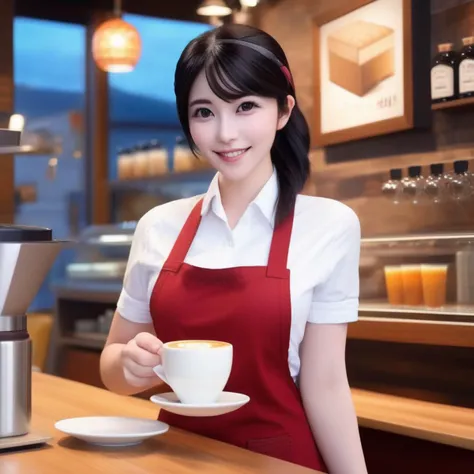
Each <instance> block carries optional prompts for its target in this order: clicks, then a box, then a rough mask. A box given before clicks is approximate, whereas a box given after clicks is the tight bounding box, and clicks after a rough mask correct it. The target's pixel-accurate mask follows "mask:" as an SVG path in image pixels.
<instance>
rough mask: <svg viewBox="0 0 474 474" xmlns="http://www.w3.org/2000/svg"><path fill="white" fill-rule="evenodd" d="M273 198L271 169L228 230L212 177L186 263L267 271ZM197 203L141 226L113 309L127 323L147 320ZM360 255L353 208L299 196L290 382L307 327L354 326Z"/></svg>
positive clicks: (158, 214) (165, 208)
mask: <svg viewBox="0 0 474 474" xmlns="http://www.w3.org/2000/svg"><path fill="white" fill-rule="evenodd" d="M277 196H278V179H277V174H276V172H275V171H274V173H273V175H272V176H271V178H270V179H269V180H268V181H267V183H266V184H265V186H264V187H263V188H262V190H261V191H260V193H259V195H258V196H257V197H256V199H255V200H254V201H253V202H252V203H251V204H250V205H249V206H248V208H247V209H246V211H245V213H244V214H243V216H242V217H241V219H240V220H239V222H238V224H237V225H236V226H235V227H234V229H231V228H230V227H229V225H228V223H227V218H226V214H225V212H224V208H223V206H222V201H221V197H220V193H219V185H218V175H217V174H216V176H215V177H214V179H213V180H212V182H211V184H210V186H209V189H208V191H207V193H206V194H205V196H204V201H203V206H202V220H201V224H200V226H199V229H198V232H197V234H196V237H195V238H194V241H193V243H192V245H191V248H190V249H189V252H188V255H187V257H186V259H185V262H186V263H187V264H189V265H193V266H197V267H204V268H214V269H216V268H229V267H237V266H265V265H267V262H268V254H269V250H270V244H271V238H272V235H273V223H274V207H275V202H276V199H277ZM200 197H201V196H196V197H192V198H187V199H180V200H177V201H172V202H168V203H165V204H162V205H160V206H157V207H155V208H153V209H151V210H150V211H148V212H147V213H146V214H145V215H144V216H143V217H142V218H141V219H140V221H139V222H138V224H137V228H136V230H135V235H134V238H133V243H132V247H131V250H130V256H129V260H128V264H127V269H126V272H125V277H124V285H123V289H122V292H121V295H120V298H119V301H118V304H117V309H118V311H119V313H120V314H121V315H122V316H123V317H124V318H126V319H128V320H130V321H133V322H137V323H149V322H151V315H150V308H149V301H150V296H151V293H152V290H153V287H154V285H155V282H156V280H157V277H158V275H159V273H160V271H161V268H162V266H163V264H164V262H165V260H166V259H167V257H168V255H169V253H170V251H171V249H172V247H173V245H174V243H175V241H176V238H177V237H178V233H179V231H180V230H181V228H182V226H183V225H184V223H185V221H186V218H187V217H188V215H189V213H190V212H191V210H192V209H193V207H194V205H195V204H196V202H197V200H198V199H199V198H200ZM359 254H360V225H359V219H358V218H357V216H356V214H355V213H354V212H353V211H352V209H350V208H349V207H348V206H346V205H344V204H342V203H340V202H338V201H334V200H332V199H326V198H320V197H313V196H303V195H298V197H297V200H296V207H295V217H294V223H293V232H292V236H291V243H290V249H289V255H288V268H289V269H290V275H291V276H290V293H291V319H292V322H291V334H290V347H289V352H288V364H289V368H290V373H291V375H292V377H293V378H295V379H296V378H297V376H298V374H299V370H300V359H299V346H300V343H301V341H302V339H303V336H304V332H305V327H306V324H307V323H315V324H337V323H348V322H353V321H356V320H357V317H358V303H359ZM157 337H158V338H159V337H160V335H159V334H157Z"/></svg>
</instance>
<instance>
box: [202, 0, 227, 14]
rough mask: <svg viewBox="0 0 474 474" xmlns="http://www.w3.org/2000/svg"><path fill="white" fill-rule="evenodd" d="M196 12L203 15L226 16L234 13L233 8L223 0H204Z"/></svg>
mask: <svg viewBox="0 0 474 474" xmlns="http://www.w3.org/2000/svg"><path fill="white" fill-rule="evenodd" d="M196 13H197V14H198V15H202V16H226V15H230V14H231V13H232V9H231V8H229V7H228V5H227V4H226V3H225V2H224V1H223V0H203V2H202V3H201V5H200V6H199V8H198V9H197V10H196Z"/></svg>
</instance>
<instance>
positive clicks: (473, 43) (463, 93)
mask: <svg viewBox="0 0 474 474" xmlns="http://www.w3.org/2000/svg"><path fill="white" fill-rule="evenodd" d="M462 42H463V45H464V46H463V48H462V49H461V53H460V55H459V67H458V75H459V97H474V36H468V37H467V38H463V39H462Z"/></svg>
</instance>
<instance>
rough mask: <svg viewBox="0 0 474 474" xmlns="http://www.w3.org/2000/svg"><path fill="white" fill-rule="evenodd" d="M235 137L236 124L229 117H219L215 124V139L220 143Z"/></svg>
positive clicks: (228, 141) (227, 141)
mask: <svg viewBox="0 0 474 474" xmlns="http://www.w3.org/2000/svg"><path fill="white" fill-rule="evenodd" d="M236 138H237V124H236V123H235V121H234V120H232V118H231V117H222V116H221V117H220V118H219V122H218V126H217V139H218V141H220V142H222V143H231V142H232V141H233V140H235V139H236Z"/></svg>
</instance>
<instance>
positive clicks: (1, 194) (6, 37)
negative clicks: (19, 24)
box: [0, 0, 14, 223]
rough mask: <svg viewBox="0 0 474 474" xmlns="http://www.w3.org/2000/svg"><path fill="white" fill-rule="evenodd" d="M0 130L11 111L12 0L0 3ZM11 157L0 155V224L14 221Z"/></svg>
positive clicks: (5, 124)
mask: <svg viewBox="0 0 474 474" xmlns="http://www.w3.org/2000/svg"><path fill="white" fill-rule="evenodd" d="M0 44H1V45H2V48H1V49H0V128H6V127H8V119H9V115H10V113H11V112H12V110H13V0H2V1H1V2H0ZM13 181H14V175H13V157H12V156H6V155H0V222H3V223H5V222H6V223H10V222H13V219H14V202H13V199H14V198H13Z"/></svg>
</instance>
